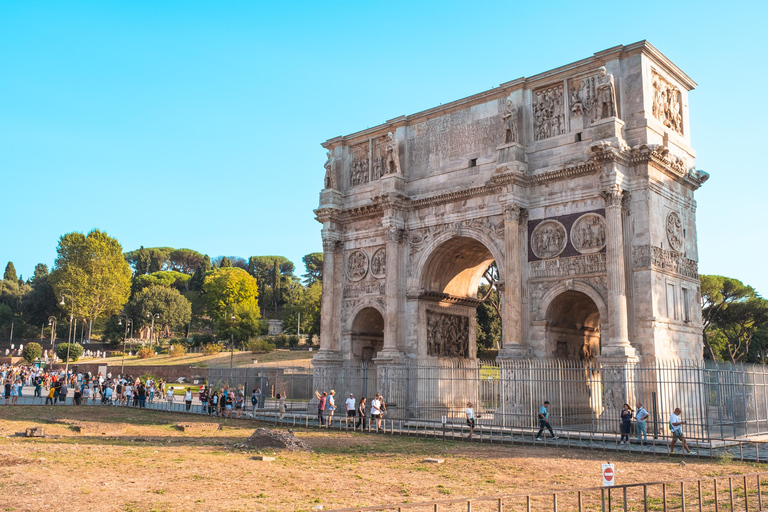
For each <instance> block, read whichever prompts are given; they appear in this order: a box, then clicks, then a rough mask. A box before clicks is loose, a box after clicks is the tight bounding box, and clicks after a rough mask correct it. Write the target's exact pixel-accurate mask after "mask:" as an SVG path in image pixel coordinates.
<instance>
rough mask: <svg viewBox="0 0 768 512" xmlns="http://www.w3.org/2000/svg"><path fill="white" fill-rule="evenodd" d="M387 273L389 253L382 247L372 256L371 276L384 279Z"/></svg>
mask: <svg viewBox="0 0 768 512" xmlns="http://www.w3.org/2000/svg"><path fill="white" fill-rule="evenodd" d="M386 273H387V251H386V250H385V249H384V248H383V247H381V248H379V249H376V252H374V253H373V256H371V275H373V276H374V277H384V275H385V274H386Z"/></svg>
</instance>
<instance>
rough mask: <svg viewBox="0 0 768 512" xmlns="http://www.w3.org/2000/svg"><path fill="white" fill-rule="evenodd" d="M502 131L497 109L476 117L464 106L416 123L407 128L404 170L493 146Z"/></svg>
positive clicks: (432, 164)
mask: <svg viewBox="0 0 768 512" xmlns="http://www.w3.org/2000/svg"><path fill="white" fill-rule="evenodd" d="M500 110H501V109H500ZM503 135H504V130H503V120H502V116H501V112H499V114H497V115H494V116H490V117H484V118H480V119H477V118H475V117H474V115H473V113H472V110H471V109H464V110H459V111H457V112H453V113H451V114H447V115H444V116H440V117H436V118H433V119H429V120H428V121H424V122H422V123H417V124H415V125H412V126H411V127H410V129H409V130H408V137H409V139H408V167H407V168H408V172H414V173H416V174H419V173H421V172H423V171H424V170H426V169H428V168H432V167H436V166H439V165H441V162H444V161H445V160H447V159H452V158H459V157H462V156H464V155H467V154H470V153H476V152H481V151H484V150H485V151H492V150H495V149H496V147H497V146H498V145H499V144H501V142H502V140H503V138H502V137H503Z"/></svg>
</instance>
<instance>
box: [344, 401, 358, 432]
mask: <svg viewBox="0 0 768 512" xmlns="http://www.w3.org/2000/svg"><path fill="white" fill-rule="evenodd" d="M344 407H346V408H347V418H346V426H347V427H348V426H349V419H350V418H352V425H353V426H354V424H355V415H356V414H357V408H356V407H355V395H353V394H352V393H350V394H349V398H347V400H346V401H345V402H344Z"/></svg>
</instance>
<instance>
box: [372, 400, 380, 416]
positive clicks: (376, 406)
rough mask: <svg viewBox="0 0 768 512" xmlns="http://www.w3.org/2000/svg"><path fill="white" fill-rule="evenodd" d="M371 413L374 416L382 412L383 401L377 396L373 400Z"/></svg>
mask: <svg viewBox="0 0 768 512" xmlns="http://www.w3.org/2000/svg"><path fill="white" fill-rule="evenodd" d="M371 414H372V415H374V416H378V415H379V414H381V402H380V401H379V400H377V399H375V398H374V399H373V400H371Z"/></svg>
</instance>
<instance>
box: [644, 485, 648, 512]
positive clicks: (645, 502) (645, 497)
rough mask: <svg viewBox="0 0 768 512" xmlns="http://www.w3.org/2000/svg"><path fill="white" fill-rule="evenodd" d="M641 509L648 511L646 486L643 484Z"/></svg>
mask: <svg viewBox="0 0 768 512" xmlns="http://www.w3.org/2000/svg"><path fill="white" fill-rule="evenodd" d="M643 510H644V512H648V486H647V485H645V484H643Z"/></svg>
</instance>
